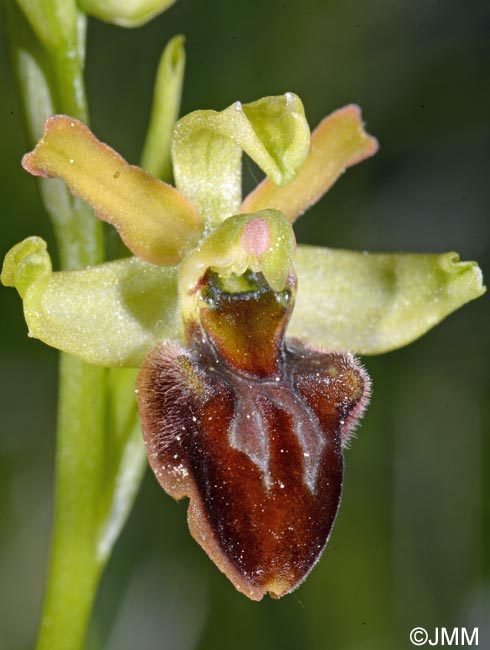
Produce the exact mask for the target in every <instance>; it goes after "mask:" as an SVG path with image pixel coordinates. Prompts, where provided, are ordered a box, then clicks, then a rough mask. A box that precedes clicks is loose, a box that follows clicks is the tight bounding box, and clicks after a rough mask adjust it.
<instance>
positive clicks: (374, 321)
mask: <svg viewBox="0 0 490 650" xmlns="http://www.w3.org/2000/svg"><path fill="white" fill-rule="evenodd" d="M377 147H378V145H377V142H376V140H375V139H374V138H373V137H371V136H369V135H368V134H367V133H366V132H365V130H364V127H363V122H362V119H361V114H360V110H359V108H358V107H357V106H354V105H350V106H346V107H345V108H342V109H340V110H338V111H336V112H334V113H332V114H331V115H329V116H328V117H326V118H325V119H324V120H323V121H322V122H321V123H320V124H319V125H318V126H317V128H316V129H315V130H314V131H313V133H312V134H311V136H310V130H309V127H308V123H307V121H306V119H305V115H304V109H303V105H302V103H301V101H300V99H299V98H298V97H297V96H296V95H294V94H293V93H286V94H285V95H284V96H278V97H265V98H263V99H259V100H258V101H255V102H252V103H249V104H241V103H240V102H236V103H234V104H233V105H231V106H230V107H228V108H227V109H225V110H223V111H221V112H215V111H196V112H194V113H191V114H189V115H187V116H185V117H184V118H182V119H181V120H180V121H179V122H178V123H177V124H176V127H175V130H174V136H173V144H172V163H173V174H174V178H175V187H173V186H171V185H169V184H167V183H164V182H162V181H160V180H158V179H157V178H155V177H153V176H151V175H150V174H148V173H147V172H145V171H143V170H142V169H140V168H137V167H134V166H132V165H129V164H128V163H127V162H126V161H125V160H124V159H123V158H122V157H121V156H120V155H119V154H117V153H116V152H114V151H113V150H112V149H111V148H109V147H108V146H107V145H105V144H102V143H101V142H100V141H99V140H97V138H96V137H95V136H94V135H93V134H92V133H91V132H90V131H89V129H88V128H87V127H86V126H84V125H83V124H82V123H81V122H79V121H77V120H76V119H74V118H71V117H68V116H63V115H58V116H55V117H53V118H50V119H49V120H48V121H47V122H46V126H45V133H44V136H43V137H42V139H41V140H40V142H39V143H38V145H37V146H36V148H35V149H34V150H33V151H32V152H31V153H29V154H27V155H26V156H25V157H24V160H23V165H24V167H25V169H26V170H27V171H29V172H30V173H31V174H34V175H37V176H43V177H46V178H54V179H61V180H63V181H64V182H65V183H66V185H67V186H68V188H69V190H70V191H71V192H72V193H73V194H74V195H76V196H78V197H80V198H82V199H83V200H84V201H86V202H88V203H89V204H90V205H91V206H92V207H93V208H94V210H95V213H96V215H97V216H98V217H99V218H100V219H102V220H104V221H107V222H108V223H110V224H112V225H113V226H115V228H117V230H118V232H119V234H120V236H121V238H122V239H123V241H124V243H125V244H126V245H127V247H128V248H129V249H130V251H131V252H132V253H133V254H134V257H129V258H125V259H121V260H117V261H113V262H108V263H105V264H101V265H98V266H93V267H88V268H85V269H82V270H77V271H69V272H53V271H52V265H51V260H50V257H49V254H48V252H47V250H46V244H45V242H44V241H43V240H41V239H40V238H38V237H30V238H28V239H26V240H24V241H23V242H21V243H20V244H18V245H16V246H14V248H13V249H12V250H11V251H10V252H9V253H8V254H7V256H6V259H5V262H4V267H3V271H2V275H1V280H2V282H3V283H4V284H5V285H7V286H12V287H16V288H17V290H18V292H19V294H20V295H21V297H22V299H23V304H24V313H25V318H26V322H27V325H28V328H29V335H30V336H32V337H35V338H38V339H41V340H42V341H44V342H45V343H47V344H49V345H51V346H54V347H56V348H58V349H60V350H63V351H65V352H68V353H70V354H73V355H75V356H77V357H79V358H81V359H83V360H85V361H87V362H89V363H92V364H97V365H102V366H107V367H132V368H136V367H141V370H140V373H139V377H138V380H137V389H136V390H137V397H138V404H139V411H140V418H141V422H142V428H143V433H144V439H145V443H146V448H147V453H148V458H149V462H150V465H151V467H152V469H153V471H154V473H155V475H156V478H157V479H158V481H159V482H160V484H161V485H162V487H163V488H164V489H165V490H166V491H167V492H168V493H169V494H170V495H171V496H173V497H175V498H176V499H181V498H183V497H189V498H190V504H189V510H188V518H189V527H190V530H191V533H192V535H193V537H194V538H195V539H196V541H197V542H198V543H199V544H200V545H201V546H202V547H203V548H204V550H205V551H206V552H207V553H208V555H209V556H210V557H211V559H212V560H213V561H214V562H215V563H216V564H217V565H218V567H219V568H220V569H221V570H222V571H223V572H224V573H225V574H226V575H227V576H228V578H229V579H230V580H231V581H232V582H233V584H234V585H235V587H236V588H237V589H239V590H240V591H242V592H243V593H244V594H246V595H247V596H248V597H249V598H252V599H254V600H260V599H261V598H262V597H263V596H264V594H266V593H269V594H270V595H271V596H273V597H280V596H282V595H284V594H286V593H288V592H290V591H291V590H292V589H294V588H295V587H296V586H297V585H298V584H299V583H300V582H301V581H302V580H303V579H304V578H305V577H306V575H307V574H308V572H309V571H310V570H311V568H312V567H313V566H314V564H315V562H316V561H317V560H318V559H319V557H320V555H321V553H322V551H323V549H324V547H325V545H326V543H327V540H328V537H329V535H330V532H331V529H332V525H333V522H334V519H335V516H336V514H337V510H338V507H339V503H340V496H341V489H342V470H343V449H344V448H345V446H346V444H347V443H348V441H349V439H350V438H351V435H352V431H353V429H354V427H355V426H356V424H357V422H358V420H359V418H360V417H361V415H362V413H363V411H364V409H365V407H366V405H367V402H368V398H369V393H370V380H369V378H368V376H367V373H366V372H365V371H364V369H363V368H362V366H361V365H360V363H359V362H358V361H357V360H356V358H355V357H354V356H353V355H355V354H359V355H370V354H379V353H383V352H387V351H389V350H393V349H396V348H398V347H401V346H403V345H406V344H408V343H410V342H411V341H413V340H415V339H417V338H418V337H420V336H421V335H422V334H424V333H425V332H426V331H427V330H429V329H430V328H432V327H433V326H434V325H436V324H437V323H438V322H440V321H441V320H442V319H444V318H445V317H446V316H447V315H448V314H450V313H451V312H452V311H454V310H455V309H457V308H459V307H460V306H462V305H463V304H465V303H466V302H468V301H470V300H473V299H475V298H477V297H478V296H480V295H481V294H482V293H483V292H484V290H485V289H484V287H483V286H482V277H481V272H480V270H479V268H478V266H477V265H476V264H475V263H473V262H460V261H459V257H458V255H457V254H456V253H452V252H449V253H443V254H433V255H429V254H372V253H366V252H352V251H344V250H332V249H326V248H320V247H312V246H302V245H299V246H296V243H295V238H294V234H293V229H292V224H293V223H294V221H295V220H296V219H297V218H298V217H299V216H300V215H301V214H303V213H304V212H305V211H306V210H307V209H308V208H309V207H310V206H311V205H313V204H314V203H315V202H316V201H318V200H319V199H320V198H321V197H322V196H323V194H324V193H325V192H326V191H327V190H328V189H329V188H330V187H331V186H332V184H333V183H334V182H335V181H336V180H337V179H338V178H339V176H340V175H341V174H342V173H343V172H344V171H345V170H346V169H347V168H348V167H350V166H351V165H354V164H356V163H358V162H361V161H362V160H364V159H366V158H368V157H370V156H372V155H373V154H374V153H375V152H376V151H377ZM243 152H245V153H246V154H247V155H248V156H249V157H250V158H251V159H252V160H253V161H254V162H255V163H256V164H257V165H258V166H259V167H260V168H261V169H262V170H263V171H264V173H265V175H266V178H265V180H263V182H262V183H260V184H259V185H258V187H257V188H256V189H255V190H253V191H252V192H251V193H250V194H249V195H248V196H246V197H245V199H242V174H241V171H242V168H241V165H242V153H243ZM52 182H59V180H54V181H52Z"/></svg>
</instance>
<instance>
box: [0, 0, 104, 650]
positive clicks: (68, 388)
mask: <svg viewBox="0 0 490 650" xmlns="http://www.w3.org/2000/svg"><path fill="white" fill-rule="evenodd" d="M24 9H25V8H24ZM4 14H5V17H6V21H5V22H6V31H7V39H8V42H9V45H10V55H11V61H12V67H13V69H14V73H15V75H16V78H17V83H18V86H19V91H20V93H19V94H20V96H21V98H22V103H23V108H24V115H25V122H26V131H27V133H28V135H29V138H30V139H31V141H32V143H35V141H36V140H37V139H38V138H39V137H40V135H41V134H42V129H43V125H44V121H45V120H46V119H47V118H48V117H50V116H51V115H53V113H56V112H64V113H68V114H70V115H72V116H73V117H77V118H79V119H81V120H84V121H86V120H87V116H88V110H87V103H86V98H85V90H84V83H83V52H84V36H85V17H83V16H81V15H79V17H78V21H77V35H78V41H79V42H78V43H72V44H71V47H72V48H73V50H72V51H71V52H66V51H65V52H60V51H55V50H52V51H48V50H47V49H46V48H44V47H43V45H42V44H41V43H40V42H39V41H37V40H36V38H35V37H34V34H33V29H34V32H36V33H37V32H38V30H37V29H36V25H33V24H32V21H33V20H35V19H36V15H35V12H31V13H30V14H29V18H30V20H31V24H30V25H29V23H28V22H27V20H26V17H25V15H24V14H23V13H22V12H21V11H20V10H19V8H18V7H17V6H16V5H15V3H13V2H12V1H11V0H4ZM53 71H54V72H53ZM40 187H41V195H42V198H43V203H44V205H45V207H46V209H47V211H48V213H49V215H50V217H51V220H52V223H53V227H54V230H55V235H56V239H57V243H58V251H59V259H60V266H61V268H62V269H76V268H82V267H84V266H87V265H89V264H97V263H99V262H101V261H103V259H104V253H103V251H104V242H103V229H102V224H101V223H100V222H98V221H97V220H96V219H95V218H94V216H93V214H91V210H90V208H89V207H88V206H86V205H84V204H83V203H82V202H81V201H80V200H78V199H73V198H72V197H71V196H70V195H69V193H68V191H67V190H66V187H65V186H64V185H63V184H62V183H61V182H53V181H51V182H49V181H41V185H40ZM105 374H106V371H105V370H104V369H103V368H99V367H96V366H91V365H88V364H86V363H84V362H82V361H80V360H78V359H76V358H74V357H72V356H70V355H67V354H62V355H61V359H60V383H59V402H58V409H59V410H58V430H57V452H56V485H55V503H54V521H53V537H52V549H51V559H50V568H49V576H48V582H47V588H46V595H45V602H44V608H43V614H42V620H41V626H40V631H39V638H38V643H37V646H36V647H37V649H38V650H79V649H80V648H82V647H83V640H84V637H85V631H86V626H87V621H88V618H89V615H90V610H91V607H92V603H93V600H94V597H95V594H96V589H97V584H98V580H99V576H100V573H101V569H102V565H103V562H102V560H101V559H100V558H99V557H98V554H97V535H98V526H99V520H98V507H99V506H98V502H99V501H98V496H99V494H100V483H101V480H102V475H103V471H104V454H105V450H104V428H105V415H106V414H105V397H106V393H105Z"/></svg>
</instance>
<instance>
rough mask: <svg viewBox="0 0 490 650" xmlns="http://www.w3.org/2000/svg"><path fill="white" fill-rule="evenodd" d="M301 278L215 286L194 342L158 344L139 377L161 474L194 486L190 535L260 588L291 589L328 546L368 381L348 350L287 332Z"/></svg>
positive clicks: (233, 573) (188, 492) (188, 490)
mask: <svg viewBox="0 0 490 650" xmlns="http://www.w3.org/2000/svg"><path fill="white" fill-rule="evenodd" d="M293 289H294V287H293V281H292V279H291V280H290V286H289V288H288V289H287V290H286V294H287V295H282V296H281V295H279V296H278V295H276V294H274V293H273V292H272V291H271V290H270V289H268V288H264V286H263V285H262V286H261V287H260V289H259V290H258V291H256V292H255V295H254V296H253V297H251V296H250V295H248V294H247V293H244V294H229V295H225V296H223V295H220V293H219V292H216V291H215V292H214V294H213V295H212V299H208V300H207V302H205V304H204V306H203V308H202V311H201V323H202V329H201V328H200V327H198V326H192V327H191V328H190V329H189V336H190V341H189V347H188V349H186V350H184V349H179V348H176V347H172V346H170V345H162V346H160V347H159V348H157V349H156V350H154V351H153V353H152V354H151V355H150V356H149V358H148V359H147V361H146V363H145V365H144V367H143V368H142V371H141V373H140V377H139V380H138V391H139V393H138V399H139V407H140V415H141V419H142V424H143V430H144V435H145V441H146V444H147V451H148V456H149V459H150V464H151V466H152V468H153V470H154V472H155V474H156V476H157V478H158V480H159V481H160V483H161V485H162V486H163V488H164V489H165V490H166V491H167V492H168V493H169V494H171V495H172V496H174V497H175V498H178V499H179V498H182V497H183V496H189V497H190V499H191V503H190V507H189V525H190V529H191V532H192V534H193V536H194V537H195V539H196V540H197V541H198V542H199V543H200V544H201V546H202V547H203V548H204V549H205V550H206V552H207V553H208V554H209V555H210V557H211V558H212V559H213V560H214V561H215V562H216V564H217V565H218V566H219V567H220V569H221V570H222V571H224V573H225V574H226V575H227V576H228V577H229V578H230V580H231V581H232V582H233V583H234V585H235V586H236V587H237V588H238V589H239V590H240V591H243V592H244V593H245V594H246V595H247V596H249V597H250V598H253V599H255V600H259V599H260V598H262V596H263V595H264V594H266V593H270V594H271V595H272V596H273V597H280V596H282V595H284V594H286V593H288V592H289V591H291V590H292V589H294V588H295V587H296V586H297V585H298V584H299V583H300V582H301V581H302V580H303V579H304V578H305V576H306V575H307V574H308V572H309V571H310V570H311V568H312V567H313V565H314V564H315V562H316V561H317V560H318V558H319V556H320V554H321V552H322V550H323V548H324V547H325V544H326V542H327V540H328V536H329V533H330V530H331V528H332V524H333V522H334V519H335V515H336V513H337V509H338V506H339V503H340V495H341V488H342V468H343V458H342V441H343V439H344V438H345V436H346V435H347V433H348V430H349V429H350V428H351V427H352V424H353V414H354V415H355V416H356V417H358V416H359V414H360V411H361V410H362V408H363V407H364V404H365V401H366V395H367V391H368V383H369V382H368V379H367V378H366V376H365V374H364V372H363V371H362V369H361V368H360V367H359V366H358V365H357V364H356V362H355V361H354V359H353V358H352V357H351V356H350V355H346V354H338V353H335V354H328V353H325V352H319V351H316V350H312V349H310V348H307V347H305V346H304V345H302V344H301V343H299V342H296V341H290V342H287V343H285V342H284V341H283V338H282V336H283V332H284V328H285V324H286V322H287V318H288V316H289V313H290V309H291V296H292V291H293ZM260 322H263V323H264V327H263V333H262V330H261V327H260ZM262 336H264V337H266V340H263V338H262Z"/></svg>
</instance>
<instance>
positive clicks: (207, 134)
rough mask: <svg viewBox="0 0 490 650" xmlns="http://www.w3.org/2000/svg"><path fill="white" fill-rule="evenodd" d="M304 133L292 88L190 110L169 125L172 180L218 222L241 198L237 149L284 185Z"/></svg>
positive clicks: (304, 145)
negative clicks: (247, 101) (172, 126)
mask: <svg viewBox="0 0 490 650" xmlns="http://www.w3.org/2000/svg"><path fill="white" fill-rule="evenodd" d="M309 135H310V132H309V128H308V123H307V122H306V119H305V115H304V109H303V105H302V103H301V100H300V99H299V97H297V96H296V95H294V94H293V93H286V94H285V95H283V96H277V97H264V98H263V99H259V100H257V101H256V102H252V103H251V104H241V103H240V102H235V104H232V105H231V106H229V107H228V108H227V109H225V110H224V111H221V112H220V113H218V112H216V111H195V112H194V113H190V114H189V115H186V116H185V117H183V118H182V119H181V120H179V122H177V124H176V127H175V131H174V140H173V145H172V160H173V165H174V176H175V181H176V185H177V187H178V189H179V190H180V191H181V192H182V193H183V194H185V196H187V197H188V198H189V199H191V201H193V202H194V203H195V204H196V205H197V206H198V208H199V209H200V211H201V213H202V214H203V215H204V217H205V218H206V220H208V221H209V222H211V223H213V224H215V223H218V222H220V221H223V220H224V219H226V218H227V217H229V216H231V215H233V214H236V213H237V212H238V209H239V206H240V203H241V156H242V150H243V151H245V152H246V153H247V154H248V155H249V156H250V157H251V158H252V159H253V160H254V161H255V162H256V163H257V165H259V167H261V168H262V169H263V171H264V172H265V173H266V174H267V176H269V178H270V179H271V180H272V182H273V183H275V184H277V185H284V184H285V183H289V182H290V181H291V180H292V179H293V178H294V177H295V175H296V173H297V171H298V169H299V167H300V166H301V164H302V163H303V161H304V159H305V157H306V155H307V153H308V147H309ZM265 207H266V208H267V207H269V206H265ZM249 212H252V210H249Z"/></svg>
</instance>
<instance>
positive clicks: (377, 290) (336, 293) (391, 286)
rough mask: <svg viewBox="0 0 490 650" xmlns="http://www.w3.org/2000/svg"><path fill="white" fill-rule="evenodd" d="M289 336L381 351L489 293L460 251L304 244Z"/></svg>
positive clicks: (405, 341)
mask: <svg viewBox="0 0 490 650" xmlns="http://www.w3.org/2000/svg"><path fill="white" fill-rule="evenodd" d="M295 267H296V271H297V274H298V293H297V298H296V306H295V310H294V312H293V316H292V318H291V322H290V324H289V327H288V332H287V334H288V336H290V337H299V338H302V339H303V340H306V341H308V342H310V343H312V344H314V345H317V346H321V347H323V348H325V349H328V350H349V351H351V352H355V353H358V354H380V353H383V352H389V351H390V350H394V349H396V348H399V347H402V346H404V345H407V344H409V343H411V342H412V341H414V340H415V339H417V338H419V337H420V336H422V335H423V334H424V333H425V332H427V331H428V330H430V329H431V328H432V327H434V325H437V323H439V322H440V321H442V320H443V319H444V318H445V317H446V316H448V315H449V314H450V313H451V312H453V311H455V310H456V309H458V308H459V307H462V306H463V305H464V304H465V303H467V302H469V301H470V300H474V299H475V298H478V297H479V296H481V295H482V294H483V293H484V292H485V290H486V289H485V287H484V286H483V284H482V274H481V271H480V269H479V268H478V265H477V264H476V263H475V262H460V261H459V256H458V255H457V253H443V254H441V255H438V254H435V255H427V254H409V253H407V254H384V253H380V254H375V253H358V252H353V251H344V250H331V249H326V248H317V247H312V246H299V247H298V250H297V254H296V258H295Z"/></svg>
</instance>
